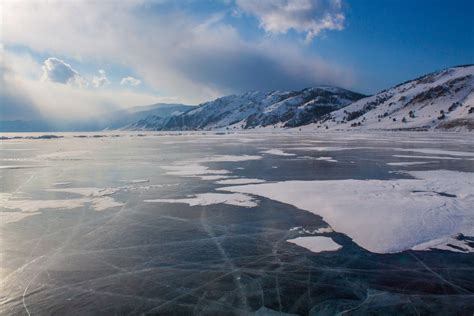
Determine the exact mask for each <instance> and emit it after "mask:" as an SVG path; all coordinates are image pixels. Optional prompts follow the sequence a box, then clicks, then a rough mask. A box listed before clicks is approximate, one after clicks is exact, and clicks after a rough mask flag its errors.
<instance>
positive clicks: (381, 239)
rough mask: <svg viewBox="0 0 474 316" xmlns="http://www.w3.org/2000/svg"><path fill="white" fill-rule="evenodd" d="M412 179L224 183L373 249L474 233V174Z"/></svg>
mask: <svg viewBox="0 0 474 316" xmlns="http://www.w3.org/2000/svg"><path fill="white" fill-rule="evenodd" d="M406 173H407V174H409V175H411V176H413V177H415V178H416V179H396V180H353V179H349V180H322V181H319V180H318V181H284V182H277V183H263V184H248V185H242V186H232V187H222V188H219V189H218V190H222V191H228V192H234V193H244V194H252V195H259V196H263V197H266V198H269V199H273V200H276V201H279V202H283V203H287V204H291V205H294V206H296V207H298V208H300V209H303V210H307V211H309V212H312V213H314V214H318V215H321V216H322V217H323V218H324V220H325V221H326V222H327V223H328V224H329V225H330V226H331V227H332V228H333V229H334V230H335V231H338V232H342V233H345V234H346V235H348V236H349V237H351V238H352V239H353V240H354V242H356V243H357V244H358V245H360V246H361V247H363V248H365V249H367V250H369V251H372V252H376V253H394V252H400V251H404V250H407V249H411V248H412V247H414V246H416V245H419V244H422V243H425V242H429V241H431V240H434V239H438V238H443V237H449V236H453V235H456V234H458V233H462V234H464V235H466V236H474V207H473V205H474V173H468V172H457V171H448V170H434V171H410V172H406Z"/></svg>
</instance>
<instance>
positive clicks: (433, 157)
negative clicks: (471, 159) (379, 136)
mask: <svg viewBox="0 0 474 316" xmlns="http://www.w3.org/2000/svg"><path fill="white" fill-rule="evenodd" d="M392 157H396V158H410V159H440V160H461V159H462V158H455V157H443V156H412V155H392Z"/></svg>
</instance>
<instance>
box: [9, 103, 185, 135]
mask: <svg viewBox="0 0 474 316" xmlns="http://www.w3.org/2000/svg"><path fill="white" fill-rule="evenodd" d="M192 108H194V107H193V106H189V105H183V104H168V103H157V104H152V105H146V106H136V107H131V108H128V109H124V110H119V111H113V112H106V113H102V114H100V115H97V118H96V119H95V120H93V121H91V120H69V121H68V120H61V121H58V120H45V119H43V120H31V121H22V120H12V121H0V132H60V131H63V132H66V131H101V130H108V129H119V128H122V127H124V126H127V125H129V124H132V123H134V122H136V121H138V120H140V119H143V118H146V117H148V116H160V117H163V118H167V117H171V116H173V115H179V114H181V113H183V112H185V111H187V110H189V109H192Z"/></svg>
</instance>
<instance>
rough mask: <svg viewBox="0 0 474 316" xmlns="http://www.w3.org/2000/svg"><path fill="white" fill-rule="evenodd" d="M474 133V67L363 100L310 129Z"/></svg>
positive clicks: (435, 75) (429, 77)
mask: <svg viewBox="0 0 474 316" xmlns="http://www.w3.org/2000/svg"><path fill="white" fill-rule="evenodd" d="M326 126H327V127H328V128H329V129H383V130H398V129H402V130H426V129H442V130H461V129H462V130H473V129H474V65H468V66H459V67H453V68H448V69H445V70H442V71H439V72H435V73H432V74H429V75H426V76H423V77H420V78H417V79H414V80H411V81H408V82H405V83H402V84H400V85H398V86H395V87H393V88H391V89H388V90H384V91H382V92H380V93H377V94H376V95H373V96H370V97H367V98H364V99H360V100H358V101H357V102H354V103H352V104H351V105H349V106H347V107H345V108H343V109H340V110H337V111H335V112H332V113H330V114H328V115H326V116H325V117H323V118H322V119H321V120H320V122H318V123H316V124H312V125H311V126H310V127H319V128H323V129H326Z"/></svg>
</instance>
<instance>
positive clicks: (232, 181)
mask: <svg viewBox="0 0 474 316" xmlns="http://www.w3.org/2000/svg"><path fill="white" fill-rule="evenodd" d="M263 182H266V181H265V180H262V179H248V178H238V179H228V180H220V181H217V182H216V183H217V184H250V183H263Z"/></svg>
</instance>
